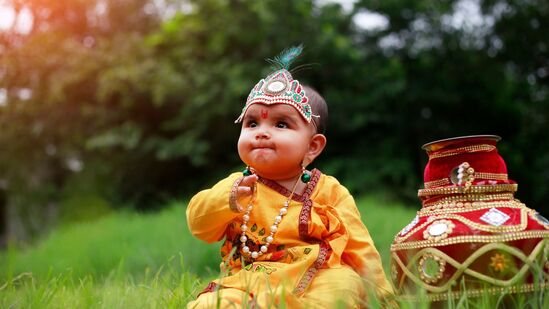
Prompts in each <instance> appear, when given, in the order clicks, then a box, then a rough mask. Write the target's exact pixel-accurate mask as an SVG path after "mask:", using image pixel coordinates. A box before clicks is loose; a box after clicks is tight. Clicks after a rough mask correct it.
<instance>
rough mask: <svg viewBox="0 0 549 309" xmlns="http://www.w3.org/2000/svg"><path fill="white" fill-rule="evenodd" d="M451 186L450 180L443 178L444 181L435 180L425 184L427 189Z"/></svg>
mask: <svg viewBox="0 0 549 309" xmlns="http://www.w3.org/2000/svg"><path fill="white" fill-rule="evenodd" d="M449 184H450V179H448V178H442V179H437V180H433V181H427V182H426V183H425V184H424V186H425V189H430V188H433V187H440V186H446V185H449Z"/></svg>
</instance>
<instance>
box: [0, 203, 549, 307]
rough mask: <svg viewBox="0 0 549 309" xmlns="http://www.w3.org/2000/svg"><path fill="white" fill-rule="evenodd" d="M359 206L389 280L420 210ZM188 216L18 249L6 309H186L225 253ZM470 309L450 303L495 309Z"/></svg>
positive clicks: (132, 222) (86, 228)
mask: <svg viewBox="0 0 549 309" xmlns="http://www.w3.org/2000/svg"><path fill="white" fill-rule="evenodd" d="M357 204H358V206H359V209H360V211H361V213H362V218H363V221H364V222H365V223H366V226H367V227H368V229H369V231H370V233H371V235H372V238H373V239H374V242H375V244H376V247H377V248H378V249H379V251H380V254H381V256H382V259H383V263H384V266H385V269H386V271H387V273H388V265H389V248H390V244H391V243H392V241H393V237H394V235H395V234H396V233H397V232H398V231H399V230H400V229H401V228H402V227H403V226H405V225H406V224H408V223H409V222H410V221H411V220H412V218H413V217H414V216H415V210H413V209H410V208H405V207H404V206H403V205H399V204H395V203H391V202H388V201H384V200H383V199H381V198H362V199H359V200H357ZM184 208H185V205H184V204H182V203H172V204H171V205H169V207H167V209H166V210H164V211H162V212H159V213H155V214H136V213H129V212H122V213H116V214H112V215H109V216H108V217H105V218H103V219H100V220H98V221H95V222H91V223H80V224H75V225H72V226H67V227H64V228H61V229H59V230H57V231H55V232H53V233H52V234H50V235H49V236H48V237H47V238H46V239H44V240H43V241H42V242H40V243H39V244H38V245H36V246H34V247H31V248H27V249H25V250H21V249H14V248H11V249H10V250H8V251H7V252H5V253H3V254H0V265H2V267H1V268H0V308H66V307H68V308H181V307H183V306H184V305H185V304H186V303H187V302H188V301H189V300H191V299H193V298H194V296H195V295H196V294H197V293H198V292H199V291H200V290H202V288H203V287H204V286H205V285H206V284H207V282H209V281H210V280H211V279H212V278H215V277H216V276H217V272H218V265H219V253H218V250H219V245H220V244H213V245H207V244H205V243H202V242H200V241H199V240H196V239H195V238H193V237H192V236H191V235H190V233H189V232H188V229H187V224H186V221H185V213H184ZM545 303H546V304H547V301H545ZM469 304H474V302H468V301H467V300H466V299H465V300H464V299H461V300H456V301H452V302H448V303H447V305H448V307H451V308H490V306H480V307H479V306H470V305H469ZM417 305H418V304H417V303H416V304H410V303H406V302H403V303H400V306H401V307H402V308H416V307H418V306H417ZM419 305H420V307H423V308H429V304H428V302H422V303H421V304H419ZM373 307H376V306H375V304H374V306H373Z"/></svg>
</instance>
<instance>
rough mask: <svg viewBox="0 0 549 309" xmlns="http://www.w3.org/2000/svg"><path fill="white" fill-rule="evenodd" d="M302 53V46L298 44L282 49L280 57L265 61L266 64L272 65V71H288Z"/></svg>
mask: <svg viewBox="0 0 549 309" xmlns="http://www.w3.org/2000/svg"><path fill="white" fill-rule="evenodd" d="M302 51H303V44H299V45H298V46H293V47H290V48H286V49H284V50H283V51H282V52H281V53H280V55H278V56H276V57H274V59H267V62H269V63H270V64H271V65H272V68H273V70H275V71H277V70H282V69H285V70H290V66H291V65H292V63H293V62H294V60H295V59H297V57H299V55H301V52H302Z"/></svg>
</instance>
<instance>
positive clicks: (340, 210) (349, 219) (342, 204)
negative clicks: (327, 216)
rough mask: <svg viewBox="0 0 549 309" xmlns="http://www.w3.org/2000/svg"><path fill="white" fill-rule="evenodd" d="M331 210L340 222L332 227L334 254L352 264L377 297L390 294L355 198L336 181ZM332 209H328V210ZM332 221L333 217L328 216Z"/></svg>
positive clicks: (389, 288)
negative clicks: (337, 184)
mask: <svg viewBox="0 0 549 309" xmlns="http://www.w3.org/2000/svg"><path fill="white" fill-rule="evenodd" d="M331 191H332V197H335V199H333V200H332V201H333V202H332V203H333V204H332V205H331V206H332V207H330V208H331V209H332V211H334V210H335V212H336V214H335V215H336V216H337V217H338V218H337V219H336V220H337V221H340V225H339V226H336V227H331V228H330V230H331V237H330V240H329V243H330V246H331V247H332V250H333V254H335V255H336V256H339V258H340V259H341V261H342V262H343V263H345V264H347V265H349V266H351V267H352V268H353V269H354V270H355V271H356V272H357V273H358V274H359V275H360V276H361V277H362V278H363V279H364V280H365V281H366V284H367V285H368V286H370V287H371V288H373V289H375V291H376V294H377V296H378V297H386V296H388V295H390V294H392V288H391V285H390V284H389V282H388V281H387V277H386V276H385V272H384V271H383V266H382V263H381V258H380V255H379V253H378V251H377V249H376V248H375V246H374V242H373V240H372V238H371V236H370V233H369V232H368V229H367V228H366V226H364V224H363V223H362V220H361V218H360V213H359V211H358V209H357V207H356V204H355V201H354V199H353V197H352V196H351V194H350V193H349V192H348V190H347V189H346V188H345V187H343V186H341V185H339V186H335V187H332V188H331ZM330 212H331V211H328V213H330ZM330 221H335V220H330Z"/></svg>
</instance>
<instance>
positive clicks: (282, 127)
mask: <svg viewBox="0 0 549 309" xmlns="http://www.w3.org/2000/svg"><path fill="white" fill-rule="evenodd" d="M276 127H277V128H281V129H286V128H288V124H287V123H286V122H284V121H279V122H277V123H276Z"/></svg>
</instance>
